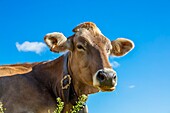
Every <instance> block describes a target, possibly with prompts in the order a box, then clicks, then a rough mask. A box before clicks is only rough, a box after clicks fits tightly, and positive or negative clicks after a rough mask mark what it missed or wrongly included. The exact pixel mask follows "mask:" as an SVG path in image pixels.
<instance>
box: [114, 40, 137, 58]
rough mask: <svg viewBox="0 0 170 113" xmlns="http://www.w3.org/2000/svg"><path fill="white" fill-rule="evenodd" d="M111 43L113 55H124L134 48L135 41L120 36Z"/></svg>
mask: <svg viewBox="0 0 170 113" xmlns="http://www.w3.org/2000/svg"><path fill="white" fill-rule="evenodd" d="M111 44H112V50H111V55H113V56H124V55H126V54H127V53H128V52H130V51H131V50H132V49H133V48H134V43H133V41H131V40H129V39H126V38H118V39H116V40H114V41H111Z"/></svg>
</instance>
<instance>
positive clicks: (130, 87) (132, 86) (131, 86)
mask: <svg viewBox="0 0 170 113" xmlns="http://www.w3.org/2000/svg"><path fill="white" fill-rule="evenodd" d="M128 87H129V89H133V88H135V87H136V86H135V85H129V86H128Z"/></svg>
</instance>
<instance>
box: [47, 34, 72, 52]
mask: <svg viewBox="0 0 170 113" xmlns="http://www.w3.org/2000/svg"><path fill="white" fill-rule="evenodd" d="M44 41H45V43H46V44H47V45H48V47H49V48H50V50H51V51H53V52H57V53H58V52H63V51H66V50H71V49H72V46H71V41H70V39H67V38H66V37H65V36H64V35H63V34H62V33H59V32H53V33H48V34H46V35H45V37H44Z"/></svg>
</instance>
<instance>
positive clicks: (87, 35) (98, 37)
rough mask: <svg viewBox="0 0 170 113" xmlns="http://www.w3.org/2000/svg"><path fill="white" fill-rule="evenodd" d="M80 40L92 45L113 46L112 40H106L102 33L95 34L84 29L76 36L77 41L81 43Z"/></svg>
mask: <svg viewBox="0 0 170 113" xmlns="http://www.w3.org/2000/svg"><path fill="white" fill-rule="evenodd" d="M80 39H83V40H85V41H87V42H88V43H90V44H91V45H98V46H104V45H108V46H111V42H110V40H109V39H108V38H106V37H105V36H104V35H103V34H102V33H101V32H97V33H96V32H93V31H91V30H87V29H84V28H82V29H81V30H79V31H78V32H76V34H75V40H77V41H81V40H80Z"/></svg>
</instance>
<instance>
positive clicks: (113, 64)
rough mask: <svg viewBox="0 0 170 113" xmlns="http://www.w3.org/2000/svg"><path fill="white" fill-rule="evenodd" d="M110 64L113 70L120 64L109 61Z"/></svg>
mask: <svg viewBox="0 0 170 113" xmlns="http://www.w3.org/2000/svg"><path fill="white" fill-rule="evenodd" d="M110 64H111V65H112V67H113V68H117V67H119V66H120V64H119V63H118V62H116V61H111V62H110Z"/></svg>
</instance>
